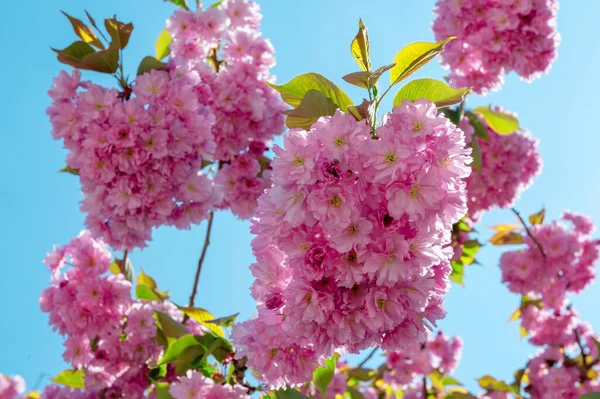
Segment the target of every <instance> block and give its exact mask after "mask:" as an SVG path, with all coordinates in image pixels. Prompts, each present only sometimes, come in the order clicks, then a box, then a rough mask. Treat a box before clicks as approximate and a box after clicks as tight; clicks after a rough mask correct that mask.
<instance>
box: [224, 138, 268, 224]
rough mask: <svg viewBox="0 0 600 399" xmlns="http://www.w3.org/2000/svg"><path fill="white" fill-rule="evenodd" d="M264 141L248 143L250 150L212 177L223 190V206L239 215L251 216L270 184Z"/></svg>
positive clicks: (243, 217) (244, 217)
mask: <svg viewBox="0 0 600 399" xmlns="http://www.w3.org/2000/svg"><path fill="white" fill-rule="evenodd" d="M266 149H267V148H266V147H265V146H264V144H263V143H261V142H259V141H255V142H252V143H250V150H249V151H248V152H244V153H242V154H240V155H238V156H236V157H235V158H234V159H233V160H232V161H231V162H230V163H227V164H224V165H223V167H222V168H221V169H220V170H219V171H218V172H217V175H216V176H215V183H217V184H218V185H219V188H220V189H221V190H222V191H223V194H224V196H223V198H224V200H223V203H222V204H221V206H222V207H227V208H230V209H231V212H232V213H233V214H234V215H236V216H238V217H240V218H242V219H248V218H250V217H252V215H253V214H254V211H255V210H256V207H257V206H258V197H260V195H261V194H262V193H263V192H264V191H265V190H266V189H267V188H269V187H271V176H270V165H269V159H268V158H266V157H265V156H264V155H263V153H264V151H265V150H266Z"/></svg>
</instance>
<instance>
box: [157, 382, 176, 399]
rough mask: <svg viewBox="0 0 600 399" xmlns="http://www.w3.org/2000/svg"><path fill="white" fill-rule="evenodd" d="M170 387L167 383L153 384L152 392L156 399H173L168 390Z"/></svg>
mask: <svg viewBox="0 0 600 399" xmlns="http://www.w3.org/2000/svg"><path fill="white" fill-rule="evenodd" d="M170 387H171V385H170V384H169V383H168V382H157V383H155V384H154V391H155V392H156V399H173V396H171V393H170V392H169V388H170Z"/></svg>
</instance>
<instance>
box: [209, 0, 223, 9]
mask: <svg viewBox="0 0 600 399" xmlns="http://www.w3.org/2000/svg"><path fill="white" fill-rule="evenodd" d="M222 3H223V0H220V1H217V2H215V3H212V4H211V5H210V7H211V8H217V7H219V6H220V5H221V4H222Z"/></svg>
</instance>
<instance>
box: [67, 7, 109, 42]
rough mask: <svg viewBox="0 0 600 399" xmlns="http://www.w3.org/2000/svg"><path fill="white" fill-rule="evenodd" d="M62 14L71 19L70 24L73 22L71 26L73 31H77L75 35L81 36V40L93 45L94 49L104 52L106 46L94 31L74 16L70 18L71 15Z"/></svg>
mask: <svg viewBox="0 0 600 399" xmlns="http://www.w3.org/2000/svg"><path fill="white" fill-rule="evenodd" d="M61 12H62V13H63V14H64V15H65V17H67V18H68V19H69V22H71V25H72V26H73V30H74V31H75V34H76V35H77V36H79V38H80V39H81V40H83V41H84V42H86V43H89V44H91V45H92V46H94V47H97V48H99V49H101V50H104V48H105V47H104V44H102V42H101V41H100V40H99V39H98V37H97V36H96V34H95V33H94V32H93V31H92V29H90V28H89V27H88V26H87V25H86V24H84V23H83V22H82V21H81V20H79V19H77V18H73V17H72V16H70V15H69V14H67V13H66V12H64V11H61Z"/></svg>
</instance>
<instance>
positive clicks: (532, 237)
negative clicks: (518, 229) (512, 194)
mask: <svg viewBox="0 0 600 399" xmlns="http://www.w3.org/2000/svg"><path fill="white" fill-rule="evenodd" d="M510 210H511V211H513V213H514V214H515V215H517V217H518V218H519V221H520V222H521V224H522V225H523V227H525V232H526V233H527V235H528V236H529V238H531V239H532V240H533V242H535V245H537V247H538V249H539V250H540V252H541V254H542V256H543V257H544V260H546V252H544V248H543V247H542V244H540V242H539V241H538V240H537V238H535V236H534V235H533V234H532V233H531V230H529V227H527V223H525V220H523V218H522V217H521V214H520V213H519V211H517V210H516V209H515V208H510Z"/></svg>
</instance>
